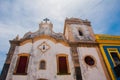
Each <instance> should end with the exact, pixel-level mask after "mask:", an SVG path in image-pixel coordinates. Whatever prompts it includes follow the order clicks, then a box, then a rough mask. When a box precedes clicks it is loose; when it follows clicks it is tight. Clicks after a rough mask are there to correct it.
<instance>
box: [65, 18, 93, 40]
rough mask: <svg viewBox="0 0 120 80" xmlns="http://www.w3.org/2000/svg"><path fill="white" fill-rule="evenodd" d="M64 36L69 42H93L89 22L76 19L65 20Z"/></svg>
mask: <svg viewBox="0 0 120 80" xmlns="http://www.w3.org/2000/svg"><path fill="white" fill-rule="evenodd" d="M64 35H65V38H66V39H67V40H68V41H69V42H83V41H95V37H94V33H93V31H92V28H91V24H90V22H89V21H88V20H81V19H78V18H66V20H65V25H64Z"/></svg>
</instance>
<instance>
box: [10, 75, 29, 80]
mask: <svg viewBox="0 0 120 80" xmlns="http://www.w3.org/2000/svg"><path fill="white" fill-rule="evenodd" d="M12 80H27V76H25V75H14V76H13V79H12Z"/></svg>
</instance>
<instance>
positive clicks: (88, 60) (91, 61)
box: [85, 56, 95, 66]
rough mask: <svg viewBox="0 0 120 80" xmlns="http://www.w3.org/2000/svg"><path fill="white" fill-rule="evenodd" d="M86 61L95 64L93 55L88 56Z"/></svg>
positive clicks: (91, 64)
mask: <svg viewBox="0 0 120 80" xmlns="http://www.w3.org/2000/svg"><path fill="white" fill-rule="evenodd" d="M85 63H86V64H88V65H90V66H93V65H94V64H95V60H94V59H93V58H92V57H91V56H86V57H85Z"/></svg>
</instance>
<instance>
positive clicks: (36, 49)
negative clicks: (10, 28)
mask: <svg viewBox="0 0 120 80" xmlns="http://www.w3.org/2000/svg"><path fill="white" fill-rule="evenodd" d="M10 44H11V47H10V50H9V52H8V55H7V59H6V62H5V65H4V68H3V71H2V75H1V76H2V78H1V80H110V77H109V74H108V72H107V69H106V66H105V63H104V61H103V58H102V55H101V52H100V50H99V47H98V44H97V43H96V41H95V36H94V33H93V30H92V27H91V25H90V22H89V21H88V20H81V19H78V18H67V19H66V20H65V24H64V32H63V33H55V32H54V31H53V24H52V23H51V22H50V21H48V19H45V21H43V22H41V23H40V24H39V29H38V30H37V31H36V32H27V33H26V34H25V35H24V36H23V38H21V39H19V38H18V37H16V38H15V39H13V40H10ZM5 70H6V71H5Z"/></svg>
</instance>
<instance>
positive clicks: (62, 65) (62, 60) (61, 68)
mask: <svg viewBox="0 0 120 80" xmlns="http://www.w3.org/2000/svg"><path fill="white" fill-rule="evenodd" d="M57 69H58V74H69V65H68V56H67V55H57Z"/></svg>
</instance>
